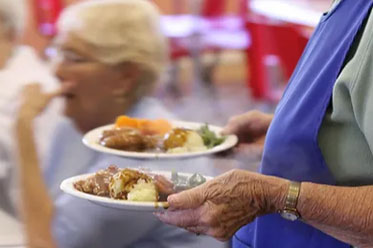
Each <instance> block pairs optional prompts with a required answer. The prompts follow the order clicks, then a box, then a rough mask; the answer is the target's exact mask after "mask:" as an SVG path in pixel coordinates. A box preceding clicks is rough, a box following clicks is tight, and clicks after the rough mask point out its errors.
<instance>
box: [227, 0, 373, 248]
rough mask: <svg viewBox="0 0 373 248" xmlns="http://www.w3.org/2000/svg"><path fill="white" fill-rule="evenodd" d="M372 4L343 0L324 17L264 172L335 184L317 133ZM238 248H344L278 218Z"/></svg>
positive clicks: (283, 109) (244, 232)
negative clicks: (348, 55)
mask: <svg viewBox="0 0 373 248" xmlns="http://www.w3.org/2000/svg"><path fill="white" fill-rule="evenodd" d="M372 5H373V0H343V1H342V2H341V3H340V4H339V5H338V6H337V7H336V8H335V9H334V10H332V11H331V12H329V13H328V14H327V15H324V16H323V17H322V19H321V21H320V23H319V25H318V27H317V28H316V30H315V32H314V34H313V35H312V38H311V40H310V42H309V43H308V45H307V47H306V49H305V51H304V54H303V56H302V58H301V59H300V61H299V63H298V65H297V68H296V69H295V72H294V74H293V75H292V78H291V79H290V82H289V85H288V87H287V89H286V91H285V93H284V95H283V97H282V99H281V101H280V103H279V105H278V107H277V109H276V112H275V118H274V119H273V121H272V123H271V126H270V128H269V130H268V134H267V138H266V142H265V147H264V154H263V160H262V166H261V172H262V173H263V174H267V175H274V176H279V177H283V178H288V179H291V180H297V181H310V182H315V183H322V184H334V183H335V179H334V178H333V176H332V175H331V173H330V171H329V170H328V167H327V165H326V163H325V161H324V159H323V156H322V154H321V150H320V148H319V146H318V131H319V128H320V125H321V123H322V120H323V117H324V115H325V111H326V109H327V106H328V104H329V102H330V99H331V95H332V91H333V87H334V83H335V81H336V79H337V77H338V75H339V73H340V71H341V70H342V67H343V64H344V61H345V58H346V55H347V53H348V51H349V49H350V47H351V45H352V43H353V41H354V38H355V36H356V34H357V32H358V31H359V29H360V27H361V25H362V23H363V21H364V19H365V18H366V17H367V16H368V14H369V11H370V9H371V8H372ZM233 247H235V248H241V247H242V248H243V247H245V248H246V247H253V248H254V247H255V248H267V247H268V248H272V247H276V248H293V247H294V248H299V247H302V248H336V247H338V248H344V247H349V245H348V244H345V243H342V242H340V241H338V240H336V239H334V238H333V237H331V236H328V235H326V234H324V233H322V232H320V231H319V230H317V229H315V228H313V227H311V226H309V225H307V224H305V223H303V222H301V221H295V222H291V221H287V220H285V219H282V218H281V217H280V215H279V214H271V215H266V216H263V217H259V218H257V219H256V220H255V221H254V222H253V223H251V224H249V225H247V226H244V227H243V228H241V229H240V230H239V231H238V232H237V233H236V234H235V236H234V237H233Z"/></svg>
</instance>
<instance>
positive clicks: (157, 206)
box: [59, 168, 213, 212]
mask: <svg viewBox="0 0 373 248" xmlns="http://www.w3.org/2000/svg"><path fill="white" fill-rule="evenodd" d="M120 169H124V168H120ZM130 169H136V168H130ZM150 172H151V173H155V174H160V175H169V176H168V177H170V174H171V173H172V171H162V170H154V171H153V170H151V171H150ZM94 174H96V172H93V173H85V174H80V175H76V176H72V177H69V178H66V179H64V180H63V181H62V182H61V183H60V187H59V188H60V190H62V191H63V192H64V193H66V194H68V195H71V196H73V197H77V198H79V199H81V200H88V201H90V202H92V203H94V204H97V205H100V206H101V207H108V208H114V209H119V210H126V211H146V212H148V211H149V212H150V211H153V212H154V211H162V210H166V209H167V208H168V203H167V202H145V201H128V200H118V199H113V198H108V197H103V196H97V195H92V194H88V193H84V192H81V191H79V190H77V189H75V188H74V182H77V181H78V180H82V179H86V178H87V177H89V176H92V175H94ZM178 174H180V175H182V176H191V175H193V173H187V172H178ZM203 176H204V177H205V178H206V179H207V180H211V179H213V177H211V176H206V175H203ZM135 208H138V209H135Z"/></svg>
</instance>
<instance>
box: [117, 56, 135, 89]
mask: <svg viewBox="0 0 373 248" xmlns="http://www.w3.org/2000/svg"><path fill="white" fill-rule="evenodd" d="M117 69H118V70H119V77H120V79H119V80H118V85H117V87H118V88H119V89H121V90H123V92H126V93H127V94H130V93H131V92H133V91H134V90H135V89H136V88H137V83H138V81H139V77H140V70H139V67H138V66H137V65H135V64H133V63H123V64H120V65H118V68H117Z"/></svg>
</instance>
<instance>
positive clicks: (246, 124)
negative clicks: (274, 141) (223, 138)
mask: <svg viewBox="0 0 373 248" xmlns="http://www.w3.org/2000/svg"><path fill="white" fill-rule="evenodd" d="M272 119H273V115H271V114H265V113H263V112H260V111H257V110H253V111H249V112H247V113H245V114H242V115H237V116H233V117H232V118H231V119H230V120H229V121H228V124H227V125H226V126H225V127H224V130H223V134H235V135H237V136H238V138H239V141H240V143H258V142H259V143H260V142H261V143H263V141H264V138H265V136H266V133H267V130H268V127H269V125H270V124H271V121H272Z"/></svg>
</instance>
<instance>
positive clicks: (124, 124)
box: [115, 115, 172, 135]
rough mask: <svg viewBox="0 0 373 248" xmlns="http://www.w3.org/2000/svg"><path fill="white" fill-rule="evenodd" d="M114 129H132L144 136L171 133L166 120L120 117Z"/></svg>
mask: <svg viewBox="0 0 373 248" xmlns="http://www.w3.org/2000/svg"><path fill="white" fill-rule="evenodd" d="M115 127H116V128H133V129H137V130H138V131H139V132H140V133H142V134H145V135H164V134H166V133H168V132H169V131H171V129H172V126H171V123H170V122H168V121H167V120H162V119H159V120H147V119H138V118H131V117H128V116H125V115H121V116H119V117H118V118H117V120H116V121H115Z"/></svg>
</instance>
